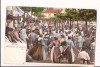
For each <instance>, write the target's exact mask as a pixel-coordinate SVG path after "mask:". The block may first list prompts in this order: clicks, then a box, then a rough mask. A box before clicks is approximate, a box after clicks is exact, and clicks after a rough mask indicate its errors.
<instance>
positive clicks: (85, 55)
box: [78, 47, 90, 64]
mask: <svg viewBox="0 0 100 67" xmlns="http://www.w3.org/2000/svg"><path fill="white" fill-rule="evenodd" d="M78 59H79V60H80V63H82V64H88V63H89V60H90V56H89V54H88V53H87V52H86V51H85V47H82V51H81V52H80V53H79V54H78Z"/></svg>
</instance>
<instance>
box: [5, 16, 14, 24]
mask: <svg viewBox="0 0 100 67" xmlns="http://www.w3.org/2000/svg"><path fill="white" fill-rule="evenodd" d="M13 20H14V17H13V15H7V17H6V21H7V23H10V22H12V21H13Z"/></svg>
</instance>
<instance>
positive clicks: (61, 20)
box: [5, 6, 97, 65]
mask: <svg viewBox="0 0 100 67" xmlns="http://www.w3.org/2000/svg"><path fill="white" fill-rule="evenodd" d="M96 19H97V10H96V9H77V8H53V7H27V6H7V7H6V23H5V44H7V45H8V46H9V47H12V46H13V47H14V46H16V45H23V46H26V49H24V48H25V47H23V46H22V47H21V46H20V47H21V49H22V50H23V49H24V50H23V52H22V53H21V54H22V55H23V53H25V54H24V55H25V57H26V59H25V61H26V63H56V64H88V65H90V64H91V65H94V63H95V61H94V60H95V46H96V23H97V20H96ZM8 43H9V44H8ZM5 50H6V49H5ZM13 50H14V49H13ZM6 51H8V50H6ZM16 52H17V50H16ZM14 53H15V52H14ZM17 53H19V52H17ZM17 53H15V54H16V56H17V55H18V54H17ZM5 54H6V56H7V57H8V55H9V53H8V52H6V53H5ZM9 56H10V55H9ZM22 57H23V56H22ZM20 59H21V58H19V61H20ZM9 61H10V60H9Z"/></svg>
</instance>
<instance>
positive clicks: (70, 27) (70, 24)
mask: <svg viewBox="0 0 100 67" xmlns="http://www.w3.org/2000/svg"><path fill="white" fill-rule="evenodd" d="M71 24H72V23H71V18H70V29H71Z"/></svg>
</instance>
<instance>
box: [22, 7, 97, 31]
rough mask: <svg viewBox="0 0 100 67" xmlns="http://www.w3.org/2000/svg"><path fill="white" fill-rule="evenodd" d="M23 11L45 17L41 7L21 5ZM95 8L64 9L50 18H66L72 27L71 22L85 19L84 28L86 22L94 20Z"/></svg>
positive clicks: (57, 19)
mask: <svg viewBox="0 0 100 67" xmlns="http://www.w3.org/2000/svg"><path fill="white" fill-rule="evenodd" d="M21 9H22V10H24V11H25V12H29V11H31V12H32V15H34V16H36V17H40V18H41V17H45V15H43V13H42V11H43V10H44V9H45V8H43V7H21ZM96 13H97V12H96V10H94V9H74V8H72V9H65V13H57V14H55V16H54V17H52V18H50V19H51V20H56V21H59V20H67V21H68V22H69V23H70V28H71V27H72V26H71V25H72V22H73V21H77V25H78V21H85V25H86V29H87V23H88V22H91V21H95V22H96V15H97V14H96Z"/></svg>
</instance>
